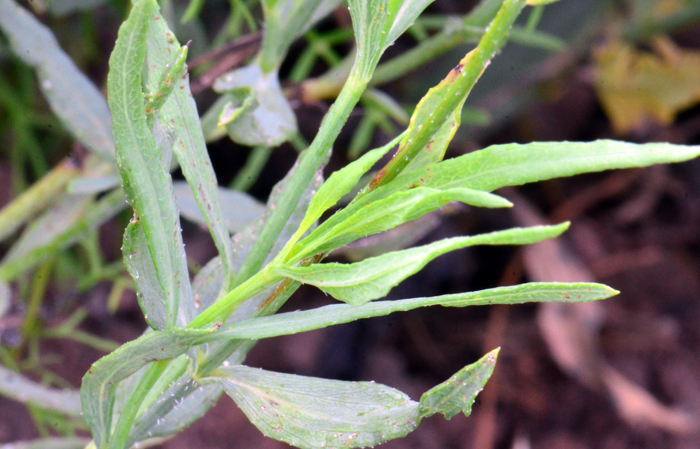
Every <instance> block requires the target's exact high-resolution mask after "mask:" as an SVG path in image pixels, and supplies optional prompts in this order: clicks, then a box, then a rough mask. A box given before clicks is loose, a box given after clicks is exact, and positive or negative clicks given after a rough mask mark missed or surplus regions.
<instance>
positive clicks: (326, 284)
mask: <svg viewBox="0 0 700 449" xmlns="http://www.w3.org/2000/svg"><path fill="white" fill-rule="evenodd" d="M568 227H569V224H568V223H563V224H561V225H558V226H534V227H531V228H516V229H508V230H505V231H497V232H491V233H488V234H480V235H476V236H471V237H453V238H450V239H444V240H440V241H438V242H434V243H431V244H429V245H424V246H419V247H417V248H411V249H406V250H403V251H396V252H392V253H387V254H383V255H381V256H378V257H372V258H370V259H365V260H363V261H362V262H357V263H353V264H340V263H325V264H315V265H311V266H308V267H299V266H297V267H284V266H283V267H279V268H276V269H275V270H274V272H275V273H277V274H280V275H283V276H287V277H290V278H292V279H294V280H297V281H299V282H301V283H303V284H311V285H313V286H316V287H318V288H320V289H321V290H323V291H324V292H326V293H328V294H329V295H331V296H333V297H334V298H336V299H338V300H340V301H343V302H346V303H348V304H352V305H362V304H364V303H366V302H367V301H372V300H374V299H378V298H382V297H384V296H386V295H387V293H389V291H390V290H391V289H392V288H394V287H395V286H396V285H398V284H399V283H401V282H402V281H403V280H404V279H406V278H407V277H409V276H411V275H413V274H415V273H417V272H418V271H420V270H421V269H422V268H423V267H424V266H425V265H426V264H427V263H428V262H430V261H431V260H433V259H435V258H436V257H438V256H441V255H443V254H446V253H448V252H450V251H454V250H457V249H460V248H465V247H468V246H474V245H527V244H530V243H535V242H539V241H540V240H544V239H549V238H554V237H557V236H559V235H560V234H561V233H562V232H564V231H565V230H566V229H567V228H568Z"/></svg>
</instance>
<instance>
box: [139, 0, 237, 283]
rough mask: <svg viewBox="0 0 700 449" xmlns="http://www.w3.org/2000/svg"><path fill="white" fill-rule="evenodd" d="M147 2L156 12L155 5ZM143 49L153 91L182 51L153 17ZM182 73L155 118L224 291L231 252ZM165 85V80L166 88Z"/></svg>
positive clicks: (161, 21)
mask: <svg viewBox="0 0 700 449" xmlns="http://www.w3.org/2000/svg"><path fill="white" fill-rule="evenodd" d="M149 1H150V2H151V3H152V4H153V7H154V8H156V10H157V8H158V6H157V4H156V2H155V1H154V0H149ZM146 45H147V48H148V51H147V61H148V66H149V69H150V70H151V72H149V75H148V86H149V89H153V86H155V84H156V83H158V82H160V83H161V84H162V82H161V81H160V80H158V78H157V77H158V76H159V75H158V74H159V72H160V71H162V70H163V69H165V68H168V69H170V71H172V70H174V69H176V67H177V65H173V64H171V65H170V67H168V64H169V58H172V57H173V56H171V55H181V54H182V53H183V51H184V50H183V49H184V48H185V47H181V46H180V44H179V43H178V42H177V39H176V38H175V36H174V35H173V33H172V32H171V31H170V29H169V28H168V25H167V23H166V21H165V19H164V18H163V17H162V16H161V15H160V14H156V15H155V17H154V18H153V19H152V20H151V25H150V27H149V31H148V35H147V41H146ZM176 62H177V63H180V62H182V63H183V64H184V59H176ZM156 68H157V69H156ZM183 69H184V73H183V74H182V75H180V76H177V77H176V78H173V81H172V83H171V88H172V92H171V93H170V95H169V96H168V99H167V101H166V102H165V103H164V104H163V106H162V107H161V108H160V110H159V111H158V115H157V116H158V118H159V121H160V122H161V124H162V126H164V127H166V128H168V129H171V130H172V132H174V133H175V135H176V137H175V141H174V143H173V151H174V152H175V155H176V156H177V159H178V161H179V163H180V167H181V168H182V172H183V174H184V175H185V178H186V179H187V182H188V183H189V184H190V186H191V187H192V191H193V193H194V198H195V200H196V202H197V204H198V205H199V209H200V211H201V213H202V216H203V217H204V221H205V222H206V223H207V226H208V227H209V232H210V233H211V235H212V239H213V240H214V244H215V245H216V247H217V249H218V251H219V254H220V255H221V259H222V263H223V268H224V273H225V282H224V285H223V287H224V288H225V289H228V288H229V287H230V282H231V278H232V276H233V268H232V264H233V258H234V254H233V249H232V247H231V243H230V236H229V233H228V232H227V230H228V229H227V227H226V221H225V219H224V214H223V212H222V208H221V202H220V199H219V196H218V193H219V192H218V183H217V180H216V175H215V174H214V170H213V168H212V166H211V161H210V160H209V155H208V152H207V147H206V143H205V141H204V135H203V133H202V128H201V123H200V121H199V115H198V112H197V105H196V104H195V102H194V99H193V98H192V94H191V93H190V86H189V77H188V75H187V71H186V66H185V67H183ZM176 73H177V74H180V71H176ZM160 76H162V75H160ZM167 83H168V80H167V78H166V80H165V84H166V86H167Z"/></svg>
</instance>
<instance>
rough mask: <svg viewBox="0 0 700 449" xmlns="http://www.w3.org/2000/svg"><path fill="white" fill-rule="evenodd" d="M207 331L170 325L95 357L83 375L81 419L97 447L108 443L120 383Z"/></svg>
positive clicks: (182, 349)
mask: <svg viewBox="0 0 700 449" xmlns="http://www.w3.org/2000/svg"><path fill="white" fill-rule="evenodd" d="M212 330H213V329H210V330H198V329H187V328H171V329H166V330H162V331H154V332H149V333H147V334H145V335H143V336H142V337H140V338H138V339H136V340H134V341H130V342H128V343H126V344H124V345H122V346H121V347H120V348H119V349H117V350H116V351H114V352H112V353H111V354H109V355H107V356H105V357H103V358H101V359H100V360H98V361H97V362H96V363H95V364H94V365H93V366H92V367H91V368H90V369H89V370H88V372H87V373H86V374H85V376H84V377H83V383H82V387H81V388H80V396H81V398H82V408H83V418H84V419H85V422H87V424H88V426H89V427H90V431H91V432H92V436H93V438H94V441H95V445H96V446H97V448H98V449H101V448H104V447H106V446H107V443H108V441H109V439H110V429H111V426H112V413H113V406H114V403H115V396H116V389H117V386H118V385H119V383H120V382H121V381H122V380H124V379H126V378H127V377H129V376H131V375H132V374H134V373H136V372H137V371H139V370H140V369H141V368H143V367H144V366H146V364H148V363H150V362H155V361H159V360H168V359H172V358H175V357H178V356H180V355H182V354H184V353H185V352H187V350H188V349H189V348H190V347H191V346H192V345H193V344H195V343H197V342H198V341H199V340H200V339H201V338H202V337H203V336H205V335H207V334H208V333H210V332H211V331H212Z"/></svg>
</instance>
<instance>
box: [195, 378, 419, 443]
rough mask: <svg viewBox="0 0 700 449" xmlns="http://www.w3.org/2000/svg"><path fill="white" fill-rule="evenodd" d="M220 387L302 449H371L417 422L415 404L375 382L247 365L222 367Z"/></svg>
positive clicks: (260, 424)
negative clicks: (344, 380) (337, 378)
mask: <svg viewBox="0 0 700 449" xmlns="http://www.w3.org/2000/svg"><path fill="white" fill-rule="evenodd" d="M215 375H216V376H217V377H210V378H207V379H206V380H207V381H209V382H215V383H217V384H219V385H221V386H222V387H223V388H224V390H225V391H226V393H227V394H228V395H229V396H231V398H232V399H233V400H234V401H235V402H236V404H237V405H238V406H239V407H240V408H241V409H242V410H243V412H244V413H245V414H246V416H247V417H248V419H249V420H250V421H251V422H252V423H253V424H255V426H256V427H257V428H258V429H259V430H260V431H261V432H262V433H263V434H264V435H265V436H268V437H270V438H274V439H276V440H279V441H284V442H286V443H289V444H291V445H293V446H296V447H300V448H309V449H311V448H314V449H315V448H320V447H371V446H375V445H377V444H380V443H382V442H384V441H388V440H392V439H394V438H400V437H402V436H404V435H406V434H408V433H410V432H411V431H413V429H415V428H416V426H417V425H418V423H419V417H418V403H417V402H414V401H411V399H410V398H409V397H408V396H406V395H405V394H404V393H402V392H400V391H398V390H395V389H393V388H390V387H387V386H385V385H381V384H376V383H373V382H343V381H338V380H326V379H318V378H313V377H303V376H295V375H292V374H282V373H274V372H270V371H264V370H260V369H255V368H249V367H247V366H242V365H240V366H235V367H230V368H220V369H219V370H217V371H216V373H215Z"/></svg>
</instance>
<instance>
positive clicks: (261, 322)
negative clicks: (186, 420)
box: [208, 282, 618, 340]
mask: <svg viewBox="0 0 700 449" xmlns="http://www.w3.org/2000/svg"><path fill="white" fill-rule="evenodd" d="M617 294H618V292H617V291H616V290H613V289H612V288H610V287H608V286H606V285H602V284H590V283H578V284H568V283H559V282H551V283H550V282H542V283H529V284H522V285H517V286H514V287H500V288H494V289H489V290H481V291H477V292H468V293H456V294H452V295H442V296H434V297H427V298H411V299H401V300H398V301H374V302H369V303H367V304H364V305H361V306H351V305H349V304H333V305H330V306H324V307H319V308H318V309H313V310H307V311H301V312H287V313H281V314H278V315H273V316H268V317H260V318H251V319H249V320H246V321H242V322H240V323H237V324H235V325H233V326H230V327H228V328H226V329H223V328H222V329H220V330H219V331H218V332H216V333H215V334H212V335H211V336H210V337H208V338H211V339H212V340H219V339H232V338H234V339H251V338H252V339H261V338H270V337H279V336H281V335H290V334H296V333H298V332H306V331H310V330H314V329H321V328H324V327H328V326H333V325H336V324H341V323H349V322H351V321H356V320H360V319H363V318H371V317H376V316H384V315H388V314H390V313H394V312H405V311H408V310H413V309H417V308H420V307H429V306H443V307H467V306H484V305H493V304H524V303H528V302H587V301H596V300H599V299H605V298H609V297H611V296H615V295H617Z"/></svg>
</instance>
